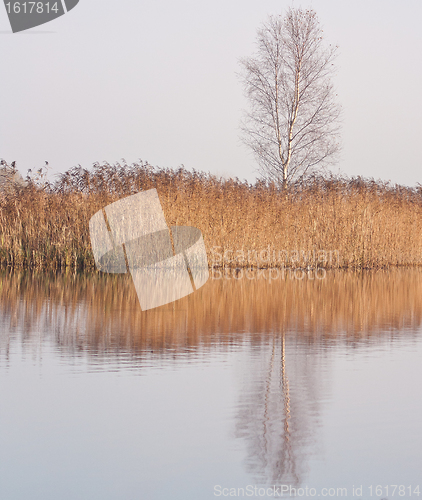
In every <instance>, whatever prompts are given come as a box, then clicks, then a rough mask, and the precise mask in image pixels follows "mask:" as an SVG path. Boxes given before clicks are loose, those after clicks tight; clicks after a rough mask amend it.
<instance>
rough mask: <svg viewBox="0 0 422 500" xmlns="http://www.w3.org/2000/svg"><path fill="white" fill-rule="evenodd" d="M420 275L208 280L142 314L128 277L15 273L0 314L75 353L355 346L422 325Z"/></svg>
mask: <svg viewBox="0 0 422 500" xmlns="http://www.w3.org/2000/svg"><path fill="white" fill-rule="evenodd" d="M421 277H422V271H421V270H418V269H413V270H412V269H395V270H391V271H388V272H382V271H378V272H363V273H354V272H341V271H333V272H331V273H328V274H327V277H326V278H325V279H324V280H308V279H307V278H305V279H304V280H302V281H299V280H289V279H286V280H278V281H272V282H271V284H269V283H268V281H267V280H264V279H256V280H248V279H244V280H239V281H236V280H234V279H231V280H212V279H210V280H209V281H208V283H207V284H206V285H205V286H204V287H202V288H201V289H200V290H198V291H197V292H195V293H194V294H191V295H189V296H187V297H185V298H183V299H181V300H179V301H177V302H175V303H173V304H169V305H167V306H163V307H160V308H156V309H152V310H150V311H145V312H142V311H141V309H140V307H139V304H138V300H137V296H136V292H135V288H134V286H133V283H132V281H131V278H130V276H129V275H114V276H113V275H102V274H92V275H88V274H83V275H69V274H63V275H60V274H59V275H45V274H43V275H36V274H35V275H31V274H28V273H22V274H21V273H17V272H14V273H11V274H4V273H3V274H1V275H0V287H1V289H0V314H1V317H2V323H3V330H4V331H9V333H10V332H11V331H12V330H14V329H15V327H16V328H18V329H19V331H21V332H22V334H23V335H24V337H25V338H27V337H30V336H33V335H34V334H35V333H36V332H42V331H44V332H47V331H49V332H50V336H51V335H54V339H55V342H56V344H57V345H58V346H60V347H61V348H62V349H64V350H66V351H67V352H69V353H82V352H83V351H89V352H91V353H92V352H96V353H97V354H101V353H104V354H106V355H111V354H112V353H119V352H126V353H136V352H145V351H148V352H150V351H151V350H153V351H154V353H155V354H159V353H160V352H162V353H165V352H166V348H167V347H169V346H171V347H172V349H173V351H172V352H173V353H174V354H177V352H191V351H192V349H196V348H198V347H199V346H202V347H206V346H209V345H211V344H214V345H215V344H219V345H220V346H221V347H222V346H224V345H227V344H230V343H232V342H236V341H237V340H238V339H239V338H240V337H242V336H244V334H245V332H249V333H248V337H250V338H251V342H252V343H258V344H259V343H262V342H263V340H264V339H265V335H266V334H267V333H268V332H280V331H286V332H289V331H299V332H301V334H302V337H303V339H304V340H306V342H308V343H309V342H311V343H312V342H313V341H314V340H316V339H320V340H321V342H323V343H329V342H331V340H332V339H334V338H336V337H337V338H342V339H343V340H345V341H346V342H349V343H357V342H359V341H361V340H363V339H368V338H369V337H371V338H376V337H377V334H379V333H380V332H381V331H382V332H385V330H389V331H390V332H391V334H392V335H396V334H397V331H398V330H399V329H400V330H402V329H403V328H405V327H415V326H416V325H419V324H420V323H421V319H422V305H421V301H420V297H421V296H422V280H421ZM343 334H345V335H343ZM346 334H347V335H346ZM384 336H385V335H384ZM5 341H6V337H4V336H3V341H2V342H3V345H4V342H5Z"/></svg>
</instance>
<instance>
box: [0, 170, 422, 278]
mask: <svg viewBox="0 0 422 500" xmlns="http://www.w3.org/2000/svg"><path fill="white" fill-rule="evenodd" d="M151 188H156V189H157V191H158V195H159V198H160V201H161V204H162V206H163V210H164V213H165V216H166V220H167V223H168V225H169V226H171V225H179V226H183V225H186V226H194V227H197V228H198V229H200V230H201V231H202V234H203V237H204V241H205V245H206V248H207V252H208V261H209V265H210V266H212V267H228V268H246V267H255V268H266V267H290V268H304V267H308V268H309V267H311V268H316V267H324V268H352V269H369V268H386V267H389V266H420V265H422V189H421V188H420V187H417V188H408V187H403V186H398V185H395V186H391V185H389V184H387V183H382V182H376V181H374V180H373V179H364V178H361V177H358V178H346V177H334V176H331V177H311V178H309V179H306V180H304V181H302V182H298V183H295V184H292V185H290V186H289V187H288V188H287V189H283V188H282V187H281V186H278V185H276V184H273V183H267V182H264V181H258V182H256V183H255V184H249V183H247V182H246V181H244V182H242V181H240V180H239V179H237V178H236V179H222V178H218V177H216V176H214V175H211V174H206V173H202V172H196V171H193V172H190V171H187V170H186V169H184V168H179V169H178V170H170V169H159V168H153V167H152V166H151V165H149V164H147V163H143V162H139V163H136V164H132V165H128V164H119V163H118V164H114V165H110V164H95V165H94V166H93V168H92V169H91V170H86V169H83V168H81V167H75V168H72V169H70V170H69V171H67V172H66V173H64V174H62V175H61V176H60V178H59V179H58V181H56V182H55V183H47V182H44V183H42V184H37V183H35V182H29V184H28V186H27V187H14V188H8V189H7V190H3V191H2V192H1V193H0V242H1V245H0V266H1V267H2V268H7V267H13V268H31V269H50V270H58V269H77V270H94V269H95V264H94V259H93V254H92V248H91V244H90V238H89V227H88V223H89V219H90V217H91V216H92V215H93V214H94V213H95V212H97V211H98V210H100V209H101V208H103V207H104V206H106V205H107V204H109V203H111V202H113V201H116V200H118V199H120V198H122V197H125V196H129V195H131V194H135V193H137V192H139V191H142V190H147V189H151Z"/></svg>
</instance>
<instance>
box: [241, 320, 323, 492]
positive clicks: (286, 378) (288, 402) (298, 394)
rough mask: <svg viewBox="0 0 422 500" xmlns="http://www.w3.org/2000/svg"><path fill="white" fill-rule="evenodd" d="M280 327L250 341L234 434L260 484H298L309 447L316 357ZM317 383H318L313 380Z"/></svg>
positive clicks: (313, 410) (249, 469)
mask: <svg viewBox="0 0 422 500" xmlns="http://www.w3.org/2000/svg"><path fill="white" fill-rule="evenodd" d="M294 339H296V337H293V336H291V337H289V336H286V333H285V330H284V329H283V330H282V331H281V332H279V333H277V332H275V333H274V334H273V336H272V339H271V341H270V342H269V343H265V344H261V345H259V346H257V345H255V346H251V353H252V357H251V360H252V364H251V363H248V362H246V363H245V364H244V366H247V375H246V374H245V379H246V385H245V386H244V391H243V392H242V395H241V401H240V405H239V414H238V420H237V431H238V432H237V436H238V437H241V438H244V439H245V441H246V444H247V449H248V452H247V459H246V467H247V470H248V472H249V473H251V474H253V476H254V477H255V479H256V480H257V481H258V482H260V483H270V484H292V485H297V484H299V483H300V482H301V481H302V479H303V475H304V469H305V464H306V460H307V458H308V457H309V455H310V454H311V453H312V451H311V450H310V448H309V445H310V444H311V441H312V440H313V438H312V434H313V430H312V429H313V427H314V423H315V422H314V420H315V417H316V412H315V409H316V407H315V397H316V395H317V393H318V390H317V389H318V387H316V386H315V383H317V384H318V380H319V377H318V376H317V375H318V373H317V372H316V371H315V368H317V366H316V364H315V363H316V362H317V359H318V356H317V355H316V353H315V352H313V353H312V356H309V354H310V349H311V350H313V349H312V347H311V346H309V345H305V344H296V342H292V340H294ZM318 385H319V384H318Z"/></svg>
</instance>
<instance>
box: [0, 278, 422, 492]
mask: <svg viewBox="0 0 422 500" xmlns="http://www.w3.org/2000/svg"><path fill="white" fill-rule="evenodd" d="M216 277H220V275H218V274H217V276H216V275H214V278H216ZM235 277H236V278H237V279H234V278H235ZM320 277H321V276H320ZM226 278H227V279H213V278H210V279H209V281H208V283H207V284H206V285H205V286H204V287H202V288H201V289H200V290H198V291H197V292H195V293H194V294H192V295H189V296H188V297H185V298H184V299H181V300H179V301H177V302H175V303H173V304H170V305H167V306H162V307H160V308H157V309H152V310H149V311H145V312H143V311H141V309H140V306H139V303H138V300H137V296H136V292H135V289H134V286H133V283H132V282H131V278H130V276H112V275H94V274H93V275H75V276H74V275H70V274H69V275H43V274H39V275H37V274H29V273H17V272H15V273H3V274H1V275H0V332H1V333H0V499H2V500H3V499H4V500H21V499H22V500H23V499H25V500H34V499H43V500H50V499H54V500H57V499H60V500H66V499H69V500H81V499H90V500H96V499H101V500H109V499H110V500H111V499H113V500H117V499H119V500H135V499H136V500H138V499H150V500H155V499H160V500H161V499H167V498H170V499H173V500H176V499H177V500H178V499H181V500H191V499H192V500H199V499H212V498H227V497H230V498H233V497H235V498H243V497H244V498H278V497H280V498H281V493H283V497H284V498H289V497H296V498H298V497H306V498H309V497H314V498H368V499H369V498H384V499H385V498H388V499H393V498H398V499H400V498H418V497H419V496H420V493H421V492H422V484H421V483H422V424H421V422H422V402H421V399H422V398H421V395H422V330H421V328H422V272H421V271H420V270H392V271H388V272H387V271H378V272H361V273H353V272H329V273H327V274H326V276H325V277H324V278H323V279H315V277H312V276H309V275H307V276H304V277H303V276H302V278H303V279H295V278H294V276H293V277H292V276H290V277H289V276H288V275H286V276H285V277H284V279H282V278H281V277H280V276H279V279H275V280H271V281H270V280H269V279H268V275H267V276H265V275H262V274H261V276H258V275H256V276H255V277H252V278H253V279H250V278H251V275H250V276H249V278H246V277H245V276H239V275H235V274H231V273H229V274H228V275H227V276H226ZM394 485H396V487H395V486H394Z"/></svg>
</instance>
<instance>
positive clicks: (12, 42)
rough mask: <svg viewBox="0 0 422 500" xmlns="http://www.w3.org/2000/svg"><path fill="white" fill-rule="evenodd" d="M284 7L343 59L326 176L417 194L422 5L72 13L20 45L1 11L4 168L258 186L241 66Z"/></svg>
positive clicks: (124, 4)
mask: <svg viewBox="0 0 422 500" xmlns="http://www.w3.org/2000/svg"><path fill="white" fill-rule="evenodd" d="M2 3H3V2H2ZM290 5H293V6H295V7H298V6H302V7H312V8H314V9H315V10H316V12H317V14H318V16H319V19H320V21H321V23H322V25H323V28H324V34H325V37H326V40H327V43H334V44H338V45H339V46H340V50H339V57H338V60H337V66H338V74H337V76H336V79H335V85H336V88H337V91H338V96H339V101H340V103H341V104H342V105H343V109H344V119H343V132H342V142H343V152H342V159H341V161H340V162H339V164H338V165H337V167H336V168H334V169H333V170H334V171H335V172H341V173H344V174H347V175H364V176H371V177H375V178H381V179H383V180H386V181H388V180H391V182H393V183H396V182H397V183H400V184H407V185H415V184H416V183H417V182H421V183H422V175H421V167H422V160H421V143H422V137H421V133H422V98H421V89H422V63H421V60H422V57H421V54H422V29H421V27H420V26H421V20H422V2H421V1H420V0H404V1H403V2H398V1H397V0H396V1H392V0H382V1H381V0H372V1H371V0H369V1H368V0H353V1H342V0H313V1H312V2H309V3H298V2H297V1H296V0H295V1H294V2H293V3H292V2H291V1H280V0H279V1H275V0H259V1H257V0H224V1H222V0H214V1H212V2H204V1H196V2H195V1H193V0H171V1H170V0H162V1H160V2H157V1H154V2H153V1H142V0H118V1H117V0H115V1H113V0H80V2H79V4H78V5H77V6H76V7H75V8H74V9H73V10H71V11H70V12H69V13H67V14H66V15H64V16H62V17H60V18H58V19H56V20H54V21H52V22H50V23H48V24H45V25H42V26H39V27H37V28H33V29H31V30H28V31H26V32H21V33H15V34H12V32H11V30H10V26H9V21H8V18H7V14H6V10H5V8H4V7H3V6H2V5H0V60H1V73H0V74H1V78H0V158H4V159H5V160H6V161H8V162H11V161H13V160H15V161H16V163H17V167H18V168H19V170H20V171H21V173H22V174H23V175H25V174H26V171H27V169H28V168H34V167H35V168H39V167H41V166H43V165H44V162H45V160H47V161H48V162H49V164H50V166H51V167H52V168H51V171H52V174H56V173H59V172H64V171H65V170H67V169H68V168H70V167H72V166H74V165H77V164H80V165H82V166H83V167H86V168H90V167H91V166H92V164H93V163H94V162H95V161H103V160H105V161H108V162H109V163H113V162H115V161H119V160H120V159H121V158H124V159H125V160H126V161H127V162H130V163H131V162H133V161H136V160H137V159H139V158H141V159H143V160H148V161H149V162H150V163H151V164H152V165H157V166H161V167H171V168H177V167H178V166H180V165H181V164H183V165H185V167H187V168H189V169H196V170H202V171H209V172H211V173H214V174H218V175H225V176H238V177H240V178H241V179H243V178H246V179H248V180H249V181H253V180H254V179H255V177H256V163H255V160H254V158H253V157H252V156H251V154H250V153H249V151H248V150H247V148H246V147H245V146H244V145H243V144H242V143H241V142H240V140H239V121H240V118H241V116H242V109H244V108H245V107H246V106H247V101H246V100H245V98H244V95H243V88H242V84H241V82H240V81H239V79H238V77H237V76H236V73H237V72H238V71H239V69H240V68H239V64H238V60H239V58H241V57H245V56H249V55H252V54H253V52H254V44H255V37H256V30H257V28H258V27H259V25H260V24H261V23H262V21H265V19H266V17H267V15H268V14H280V13H282V12H283V11H284V10H285V9H286V8H287V7H288V6H290Z"/></svg>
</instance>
